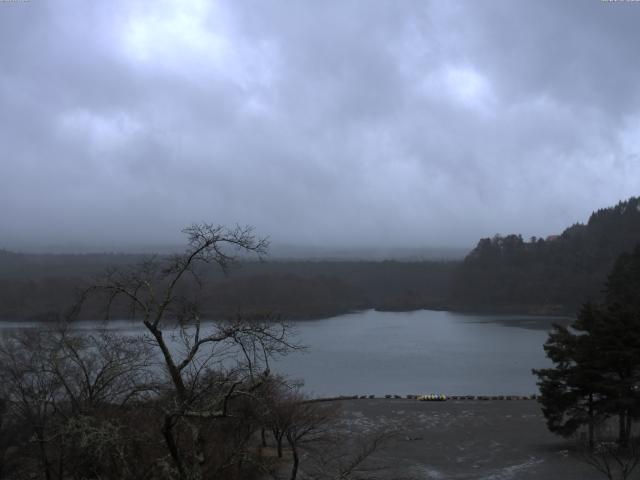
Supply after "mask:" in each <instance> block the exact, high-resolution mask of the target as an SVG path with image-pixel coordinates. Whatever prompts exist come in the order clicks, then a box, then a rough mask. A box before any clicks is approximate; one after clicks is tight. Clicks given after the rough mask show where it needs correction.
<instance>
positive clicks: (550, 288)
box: [451, 197, 640, 313]
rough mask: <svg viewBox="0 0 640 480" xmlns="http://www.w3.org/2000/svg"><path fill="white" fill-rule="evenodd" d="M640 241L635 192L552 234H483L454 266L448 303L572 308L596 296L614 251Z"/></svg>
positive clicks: (564, 310)
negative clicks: (544, 236) (538, 236)
mask: <svg viewBox="0 0 640 480" xmlns="http://www.w3.org/2000/svg"><path fill="white" fill-rule="evenodd" d="M638 243H640V198H638V197H632V198H630V199H629V200H627V201H624V202H620V203H618V205H616V206H614V207H610V208H604V209H601V210H598V211H596V212H594V213H592V214H591V216H590V218H589V221H588V222H587V224H586V225H583V224H575V225H573V226H571V227H569V228H567V229H566V230H565V231H564V232H562V234H561V235H559V236H557V237H549V238H547V239H536V238H535V237H533V238H531V239H530V240H528V241H525V240H523V238H522V236H520V235H507V236H504V237H503V236H495V237H493V238H483V239H481V240H480V241H479V242H478V245H477V246H476V248H475V249H474V250H472V251H471V253H469V255H468V256H467V257H466V258H465V259H464V261H463V262H462V264H461V265H460V267H459V268H458V270H457V272H456V274H455V276H454V280H453V288H452V297H451V300H452V302H451V303H452V305H451V306H452V307H454V308H460V309H491V310H505V311H507V310H508V311H517V310H519V311H530V312H536V313H573V312H575V310H576V308H577V307H578V306H579V305H580V304H581V303H583V302H584V301H586V300H587V299H594V300H595V299H598V298H600V296H601V295H602V289H603V287H604V282H605V279H606V276H607V273H608V272H609V270H610V269H611V267H612V265H613V263H614V261H615V259H616V257H617V256H618V255H620V254H621V253H623V252H626V251H630V250H632V249H633V248H634V247H635V246H636V245H637V244H638Z"/></svg>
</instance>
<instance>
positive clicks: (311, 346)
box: [0, 310, 567, 396]
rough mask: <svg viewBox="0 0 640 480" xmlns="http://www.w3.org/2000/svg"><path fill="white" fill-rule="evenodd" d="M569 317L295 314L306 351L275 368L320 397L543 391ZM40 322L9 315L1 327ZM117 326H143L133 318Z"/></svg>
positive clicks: (90, 325)
mask: <svg viewBox="0 0 640 480" xmlns="http://www.w3.org/2000/svg"><path fill="white" fill-rule="evenodd" d="M566 321H567V319H566V318H561V317H538V316H523V315H520V316H518V315H477V314H473V315H472V314H461V313H453V312H441V311H432V310H418V311H413V312H377V311H374V310H367V311H363V312H358V313H352V314H347V315H339V316H337V317H333V318H328V319H323V320H310V321H297V322H295V323H294V325H295V330H296V340H297V341H298V342H299V343H301V344H303V345H305V346H306V347H307V350H306V352H303V353H298V352H296V353H294V354H291V355H289V356H287V357H284V358H281V359H279V360H278V361H277V362H275V363H274V364H273V365H272V366H271V369H272V371H275V372H279V373H283V374H286V375H289V376H291V377H294V378H300V379H304V381H305V387H304V389H305V391H306V392H308V393H309V394H311V395H314V396H333V395H353V394H358V395H364V394H375V395H385V394H398V395H406V394H422V393H444V394H448V395H530V394H533V393H537V387H536V384H535V377H534V376H533V375H532V374H531V369H532V368H543V367H546V366H548V365H550V362H549V361H548V359H547V358H546V357H545V355H544V350H543V348H542V346H543V344H544V342H545V340H546V339H547V334H548V331H549V329H550V328H551V324H552V323H553V322H564V323H566ZM35 325H36V324H33V323H28V324H25V323H17V322H4V323H0V329H7V328H22V327H25V326H35ZM82 326H83V328H98V327H99V326H103V324H102V323H100V322H84V323H83V324H82ZM111 327H112V328H118V329H120V330H122V331H125V332H130V333H135V332H142V328H141V326H140V325H139V324H137V323H135V324H134V323H131V322H116V323H113V324H112V325H111Z"/></svg>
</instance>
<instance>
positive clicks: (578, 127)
mask: <svg viewBox="0 0 640 480" xmlns="http://www.w3.org/2000/svg"><path fill="white" fill-rule="evenodd" d="M639 20H640V9H639V8H637V4H634V2H602V1H563V2H555V1H535V2H534V1H526V2H525V1H522V2H520V1H515V2H514V1H492V2H476V1H466V2H445V1H424V0H416V1H405V2H394V1H377V2H359V1H339V2H338V1H329V2H324V1H323V2H278V1H262V0H260V1H250V0H249V1H242V2H236V1H215V2H210V1H203V0H192V1H189V2H183V1H169V0H162V1H156V2H139V1H131V0H126V1H124V0H122V1H113V2H109V3H97V2H82V1H69V2H41V1H25V2H0V59H1V61H0V63H1V68H0V145H2V155H1V157H0V204H2V205H3V207H4V208H2V211H1V212H0V247H3V248H9V249H15V250H31V251H33V250H47V249H50V250H51V249H53V250H55V249H58V250H67V251H69V250H73V249H77V250H79V251H86V250H95V249H99V250H101V249H102V250H108V249H110V248H117V249H127V248H130V249H140V248H141V247H143V246H145V245H152V246H158V245H180V244H181V243H182V236H181V234H180V229H181V228H183V227H184V226H186V225H189V224H191V223H193V222H199V221H212V222H216V223H221V224H235V223H239V224H242V225H245V224H249V225H254V226H255V227H256V231H257V232H258V233H260V234H262V235H268V236H270V237H271V239H272V240H273V242H274V245H294V246H302V247H323V248H324V247H330V248H346V249H353V248H356V247H359V246H363V247H367V248H374V249H375V248H381V247H384V248H396V247H404V248H416V247H425V246H427V247H442V246H452V247H462V248H470V247H472V246H473V245H475V243H476V242H477V240H478V239H479V238H480V237H486V236H491V235H493V234H495V233H498V232H500V233H510V232H518V233H522V235H523V236H524V237H525V238H528V237H529V236H531V235H537V236H543V237H545V236H547V235H551V234H556V233H559V231H561V230H562V229H564V228H565V227H566V226H567V225H570V224H571V223H573V222H575V221H586V219H587V218H588V216H589V214H590V213H591V212H592V211H594V210H596V209H597V208H600V207H602V206H604V205H613V204H615V203H616V202H617V201H618V200H620V199H622V198H627V197H630V196H632V195H636V194H637V179H638V178H640V161H639V159H640V157H639V155H640V143H639V141H638V138H640V136H639V134H640V115H639V114H638V112H639V111H640V108H639V107H640V95H639V90H638V82H637V79H638V76H639V74H640V72H639V69H640V63H638V62H632V61H629V59H631V58H635V57H637V51H636V50H637V46H638V45H639V44H640V29H638V28H637V26H638V24H639ZM605 178H606V181H603V180H604V179H605Z"/></svg>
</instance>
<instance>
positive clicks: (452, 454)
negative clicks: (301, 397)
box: [340, 399, 603, 480]
mask: <svg viewBox="0 0 640 480" xmlns="http://www.w3.org/2000/svg"><path fill="white" fill-rule="evenodd" d="M340 403H341V404H342V416H343V422H344V423H346V424H348V425H349V426H351V427H352V428H353V430H354V431H355V432H359V433H366V432H371V431H374V430H376V429H379V428H380V427H381V426H384V427H385V428H388V429H389V430H397V431H398V432H399V433H398V435H397V438H396V440H394V441H392V442H390V443H389V444H388V445H387V446H386V447H385V448H384V450H381V451H379V452H378V453H377V454H376V458H375V460H376V463H379V464H381V465H385V466H386V467H388V468H387V469H386V470H385V471H384V474H381V475H380V476H379V477H376V478H415V479H486V480H489V479H491V480H507V479H534V478H535V479H563V480H572V479H575V480H591V479H594V480H595V479H599V478H603V477H602V476H601V474H599V473H598V472H596V471H595V470H593V469H592V468H591V467H589V466H587V465H586V464H584V463H582V462H581V461H580V460H579V459H577V458H576V456H575V455H574V452H573V450H572V447H573V443H572V442H570V441H566V440H563V439H562V438H560V437H557V436H555V435H552V434H551V433H549V432H548V431H547V428H546V426H545V421H544V417H543V416H542V413H541V411H540V407H539V404H538V403H537V402H536V401H534V400H518V401H508V400H483V401H478V400H449V401H446V402H419V401H416V400H406V399H402V400H399V399H366V400H360V399H359V400H343V401H341V402H340Z"/></svg>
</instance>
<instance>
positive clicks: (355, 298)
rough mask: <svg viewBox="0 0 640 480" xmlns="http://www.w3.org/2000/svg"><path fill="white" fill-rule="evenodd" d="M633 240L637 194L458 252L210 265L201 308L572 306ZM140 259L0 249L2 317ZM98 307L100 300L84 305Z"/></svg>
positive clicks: (587, 295) (639, 207)
mask: <svg viewBox="0 0 640 480" xmlns="http://www.w3.org/2000/svg"><path fill="white" fill-rule="evenodd" d="M639 242H640V199H639V198H635V197H634V198H630V199H629V200H627V201H624V202H620V203H619V204H618V205H616V206H614V207H610V208H604V209H601V210H598V211H597V212H594V213H593V214H592V215H591V217H590V218H589V221H588V222H587V224H586V225H582V224H575V225H573V226H571V227H569V228H567V229H566V230H565V231H564V232H562V234H561V235H558V236H555V237H548V238H547V239H538V238H531V239H529V240H524V239H523V238H522V236H520V235H507V236H500V235H496V236H494V237H493V238H483V239H481V240H480V241H479V242H478V245H477V246H476V247H475V249H473V250H472V251H471V253H469V255H467V256H466V257H465V259H464V260H463V261H444V260H443V261H372V260H362V261H353V260H351V261H347V260H314V261H304V260H296V259H290V260H276V261H266V262H258V261H243V262H241V263H240V265H239V268H237V269H234V270H232V272H231V274H230V276H229V277H225V276H224V275H223V274H222V273H221V272H219V271H218V270H217V269H215V268H212V269H210V271H209V273H208V275H209V280H211V288H210V289H209V290H208V293H207V295H206V296H205V298H203V299H202V302H203V310H204V312H206V314H207V315H209V316H211V317H220V316H234V315H236V314H237V313H269V314H272V315H282V316H284V317H285V318H290V319H298V318H318V317H327V316H332V315H337V314H341V313H346V312H350V311H354V310H361V309H367V308H377V309H380V310H396V311H399V310H414V309H420V308H436V309H450V310H466V311H493V312H518V313H540V314H544V313H569V314H573V313H575V312H576V311H577V309H578V307H579V306H580V305H581V304H582V303H583V302H585V301H586V300H589V299H591V300H594V301H597V300H599V299H600V297H601V295H602V290H603V287H604V281H605V279H606V275H607V273H608V272H609V271H610V269H611V267H612V265H613V263H614V261H615V259H616V258H617V256H618V255H619V254H621V253H623V252H628V251H631V250H632V249H633V248H634V247H635V246H636V244H638V243H639ZM145 258H146V256H144V255H140V254H135V255H134V254H131V255H125V254H82V255H68V254H64V255H45V254H23V253H13V252H8V251H6V250H0V319H2V320H22V319H47V318H57V317H58V316H60V315H62V314H63V313H64V312H65V311H66V309H68V308H69V307H70V306H71V305H72V304H73V302H74V299H75V292H76V291H77V289H78V288H79V287H82V286H83V285H85V284H87V282H90V281H92V280H94V279H95V277H96V276H97V275H99V274H100V273H101V272H103V271H104V270H105V269H107V268H110V267H116V268H127V266H130V265H134V264H136V263H140V262H141V261H143V260H144V259H145ZM101 315H102V312H101V311H99V310H98V309H97V308H95V309H92V308H88V309H87V310H85V312H84V314H83V316H84V318H91V319H99V318H101ZM122 317H123V318H124V317H126V313H125V312H124V311H123V312H122Z"/></svg>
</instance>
